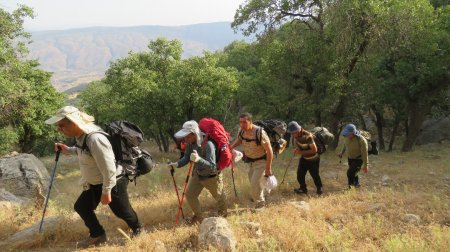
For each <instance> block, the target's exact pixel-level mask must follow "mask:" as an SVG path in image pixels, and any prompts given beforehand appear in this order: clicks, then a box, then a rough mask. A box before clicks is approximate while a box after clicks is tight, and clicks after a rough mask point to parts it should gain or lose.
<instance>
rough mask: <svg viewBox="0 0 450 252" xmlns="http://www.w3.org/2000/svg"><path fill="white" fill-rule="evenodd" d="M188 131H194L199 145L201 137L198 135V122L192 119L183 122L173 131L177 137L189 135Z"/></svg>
mask: <svg viewBox="0 0 450 252" xmlns="http://www.w3.org/2000/svg"><path fill="white" fill-rule="evenodd" d="M190 133H195V135H197V145H198V146H201V144H202V139H201V137H200V128H199V127H198V123H197V122H196V121H194V120H191V121H187V122H185V123H184V124H183V127H182V128H181V129H180V130H179V131H178V132H177V133H175V135H174V136H175V138H178V139H179V138H183V137H185V136H187V135H189V134H190Z"/></svg>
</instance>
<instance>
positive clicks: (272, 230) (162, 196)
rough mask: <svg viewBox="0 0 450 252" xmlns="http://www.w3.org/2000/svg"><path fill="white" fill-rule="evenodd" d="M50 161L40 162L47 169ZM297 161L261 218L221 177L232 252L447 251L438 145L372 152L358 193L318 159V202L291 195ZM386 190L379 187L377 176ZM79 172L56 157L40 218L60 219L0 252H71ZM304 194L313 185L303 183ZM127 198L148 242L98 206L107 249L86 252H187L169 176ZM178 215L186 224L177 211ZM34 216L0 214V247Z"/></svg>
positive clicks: (445, 169)
mask: <svg viewBox="0 0 450 252" xmlns="http://www.w3.org/2000/svg"><path fill="white" fill-rule="evenodd" d="M152 150H153V153H155V156H156V158H157V159H158V161H159V162H160V163H166V162H167V161H168V160H169V159H170V160H175V159H176V157H177V156H178V153H176V152H173V153H169V154H164V155H162V154H158V153H157V152H156V149H152ZM291 157H292V156H291V150H286V151H285V153H283V154H282V155H281V156H279V157H278V158H277V159H276V160H275V162H274V171H275V174H276V176H277V178H278V179H279V182H280V181H281V178H282V175H283V173H284V169H285V167H286V166H287V164H288V163H289V161H290V159H291ZM52 158H53V157H48V158H44V159H43V162H44V163H45V164H46V166H47V167H48V168H49V169H51V167H52V162H53V161H52ZM297 161H298V158H295V160H294V162H292V165H291V167H290V169H289V171H288V175H287V178H286V181H285V183H284V184H283V185H282V186H281V187H279V188H277V189H276V190H275V191H274V192H273V193H272V194H271V195H270V197H269V200H268V202H269V205H268V207H267V208H266V209H264V210H263V211H261V212H258V213H253V212H252V211H250V210H249V208H250V207H251V202H250V201H249V196H248V181H247V175H246V171H247V169H246V167H245V165H244V164H242V163H239V165H238V166H237V168H236V174H235V177H236V183H237V189H238V194H239V199H236V198H235V197H234V193H233V187H232V183H231V175H230V170H229V169H227V170H226V171H225V173H226V174H225V178H226V180H225V183H226V190H227V192H228V194H227V195H228V199H229V203H230V204H229V207H230V212H231V213H230V215H229V217H228V218H227V220H228V221H229V223H230V224H231V226H232V228H233V230H234V232H235V235H236V237H237V240H238V250H239V251H448V247H449V246H450V206H449V204H450V165H449V164H450V146H449V144H448V143H444V144H436V145H426V146H422V147H420V148H418V149H417V150H416V151H414V152H411V153H399V152H393V153H382V154H381V155H380V156H370V163H371V169H370V172H369V173H368V174H362V175H361V176H362V177H361V179H360V180H361V183H362V185H363V186H362V188H361V189H358V190H352V191H343V189H345V188H346V164H344V163H346V162H342V164H340V163H339V159H338V158H337V157H336V156H335V155H334V153H331V152H328V153H326V154H325V155H323V157H322V160H321V176H322V181H323V184H324V195H323V196H322V197H317V196H316V195H315V194H314V193H310V195H308V196H299V195H296V194H294V193H293V192H292V190H293V188H294V187H297V186H298V185H297V183H296V179H295V170H296V166H297ZM186 172H187V169H178V170H177V173H176V179H177V182H178V187H179V188H180V190H182V186H183V182H184V179H185V176H186ZM386 176H388V177H389V179H387V185H382V180H383V177H385V180H386ZM78 179H79V169H78V164H77V160H76V158H74V157H68V156H63V157H62V158H61V159H60V163H59V164H58V175H57V177H56V182H55V184H54V188H53V191H52V196H51V201H50V205H49V208H48V209H47V216H54V215H60V216H63V226H62V228H61V229H60V230H59V231H55V232H52V233H46V234H44V235H42V236H38V237H37V238H36V239H35V240H31V241H22V242H20V243H16V244H5V243H4V242H3V243H1V242H0V250H2V251H5V250H11V249H17V250H25V249H30V250H34V251H72V250H74V249H75V243H76V241H78V240H81V239H83V238H85V236H86V235H87V229H86V228H85V227H84V225H83V223H82V221H81V220H80V219H79V217H78V216H77V215H76V214H74V211H73V209H72V206H73V203H74V202H75V200H76V198H77V197H78V195H79V193H80V190H81V189H80V187H79V186H78V185H77V181H78ZM307 182H308V187H309V189H310V191H312V192H313V191H314V186H313V183H312V180H311V178H310V176H309V175H307ZM129 192H130V195H131V200H132V204H133V206H134V208H135V209H136V211H137V213H138V215H139V217H140V219H141V221H142V222H143V223H144V225H145V228H146V229H147V230H148V233H146V234H144V235H141V236H139V237H138V238H136V239H135V240H134V241H133V242H126V241H125V240H124V238H123V237H122V236H121V235H120V234H119V233H118V231H117V230H116V228H117V227H120V228H121V229H123V230H127V229H126V228H127V227H126V225H125V223H123V222H122V221H121V220H119V219H117V218H116V217H114V216H113V214H112V212H111V211H110V209H109V208H108V207H106V206H99V207H98V209H97V214H98V216H100V221H101V223H102V224H103V225H104V227H105V229H106V231H107V234H108V237H109V239H110V242H109V243H108V244H107V245H105V246H103V247H100V248H96V249H95V251H136V250H143V251H151V250H152V249H156V247H157V246H158V242H155V241H156V240H159V241H162V242H163V243H164V244H165V246H166V248H167V249H168V251H175V250H194V249H195V245H194V244H195V235H196V233H197V232H198V226H188V225H186V224H184V223H183V224H181V225H179V226H178V227H176V228H174V221H175V215H176V212H177V198H176V194H175V192H174V187H173V184H172V179H171V177H170V173H169V171H168V169H167V168H166V167H165V166H161V167H159V168H158V169H157V170H156V171H154V172H152V173H150V174H148V175H146V176H144V177H141V178H139V180H138V182H137V185H136V186H134V185H133V184H130V186H129ZM200 198H201V199H200V200H201V202H202V203H203V205H204V207H205V208H206V210H207V211H209V214H210V215H211V216H213V215H215V213H216V209H215V208H214V206H215V204H214V203H215V202H214V200H213V199H212V197H211V196H210V195H209V194H208V193H206V192H204V193H202V195H201V196H200ZM295 201H306V202H308V203H309V204H310V210H309V211H306V210H301V209H298V208H296V207H295V206H294V205H293V204H292V203H291V202H295ZM184 209H185V214H186V215H188V216H189V215H190V214H191V213H190V212H189V210H188V209H189V208H188V207H187V205H186V207H185V208H184ZM41 214H42V210H41V209H39V210H36V209H34V208H32V207H31V206H30V207H24V208H20V209H10V210H5V211H3V210H2V211H1V212H0V240H5V239H6V238H7V237H9V236H11V235H12V234H14V233H16V232H17V231H19V230H22V229H24V228H27V227H29V226H30V225H31V224H33V223H36V222H39V221H40V218H41ZM405 214H415V215H418V216H419V217H420V219H421V220H420V221H419V222H408V221H406V220H405ZM242 221H254V222H259V223H261V226H262V232H263V235H262V238H258V237H255V235H253V234H252V233H251V232H249V231H248V230H247V229H246V228H244V227H243V226H241V225H240V222H242Z"/></svg>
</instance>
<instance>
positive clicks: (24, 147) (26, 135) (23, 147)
mask: <svg viewBox="0 0 450 252" xmlns="http://www.w3.org/2000/svg"><path fill="white" fill-rule="evenodd" d="M23 130H24V132H23V137H22V139H21V140H20V141H19V146H20V151H21V152H22V153H31V151H32V150H33V146H34V144H35V143H36V137H35V136H34V135H33V130H32V129H31V127H30V126H28V125H24V127H23Z"/></svg>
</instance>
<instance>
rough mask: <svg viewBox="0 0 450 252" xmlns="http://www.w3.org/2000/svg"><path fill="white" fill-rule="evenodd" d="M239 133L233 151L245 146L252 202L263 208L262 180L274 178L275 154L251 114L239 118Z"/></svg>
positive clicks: (244, 114) (264, 133) (245, 159)
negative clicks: (273, 161) (273, 162)
mask: <svg viewBox="0 0 450 252" xmlns="http://www.w3.org/2000/svg"><path fill="white" fill-rule="evenodd" d="M239 127H240V130H239V133H238V136H237V138H236V141H235V142H234V143H233V144H232V145H231V146H230V147H231V149H234V148H236V147H237V146H239V145H241V144H242V145H243V152H244V156H243V158H242V159H243V160H244V162H245V163H248V165H249V168H250V169H249V171H248V179H249V181H250V191H251V196H252V200H253V201H254V202H255V203H256V206H255V208H256V209H259V208H263V207H264V205H265V195H264V190H263V188H262V187H261V183H260V181H261V179H263V178H264V177H269V176H272V159H273V152H272V146H271V144H270V140H269V137H268V135H267V133H266V132H265V131H264V129H262V128H261V127H259V126H256V125H255V124H253V117H252V115H251V114H250V113H243V114H241V115H240V116H239Z"/></svg>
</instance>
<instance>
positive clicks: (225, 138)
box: [198, 118, 233, 170]
mask: <svg viewBox="0 0 450 252" xmlns="http://www.w3.org/2000/svg"><path fill="white" fill-rule="evenodd" d="M198 126H199V128H200V130H201V131H202V132H203V133H205V134H206V137H205V139H204V140H203V143H202V147H203V146H204V145H205V144H206V142H207V141H208V140H212V141H213V142H214V145H215V146H216V158H217V157H218V159H216V162H217V164H218V165H219V169H220V170H223V169H224V168H225V167H227V166H230V165H231V160H232V158H233V155H232V154H231V150H230V147H229V141H230V133H228V132H226V131H225V128H224V127H223V126H222V124H220V122H218V121H216V120H214V119H212V118H202V119H201V120H200V121H199V122H198Z"/></svg>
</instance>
